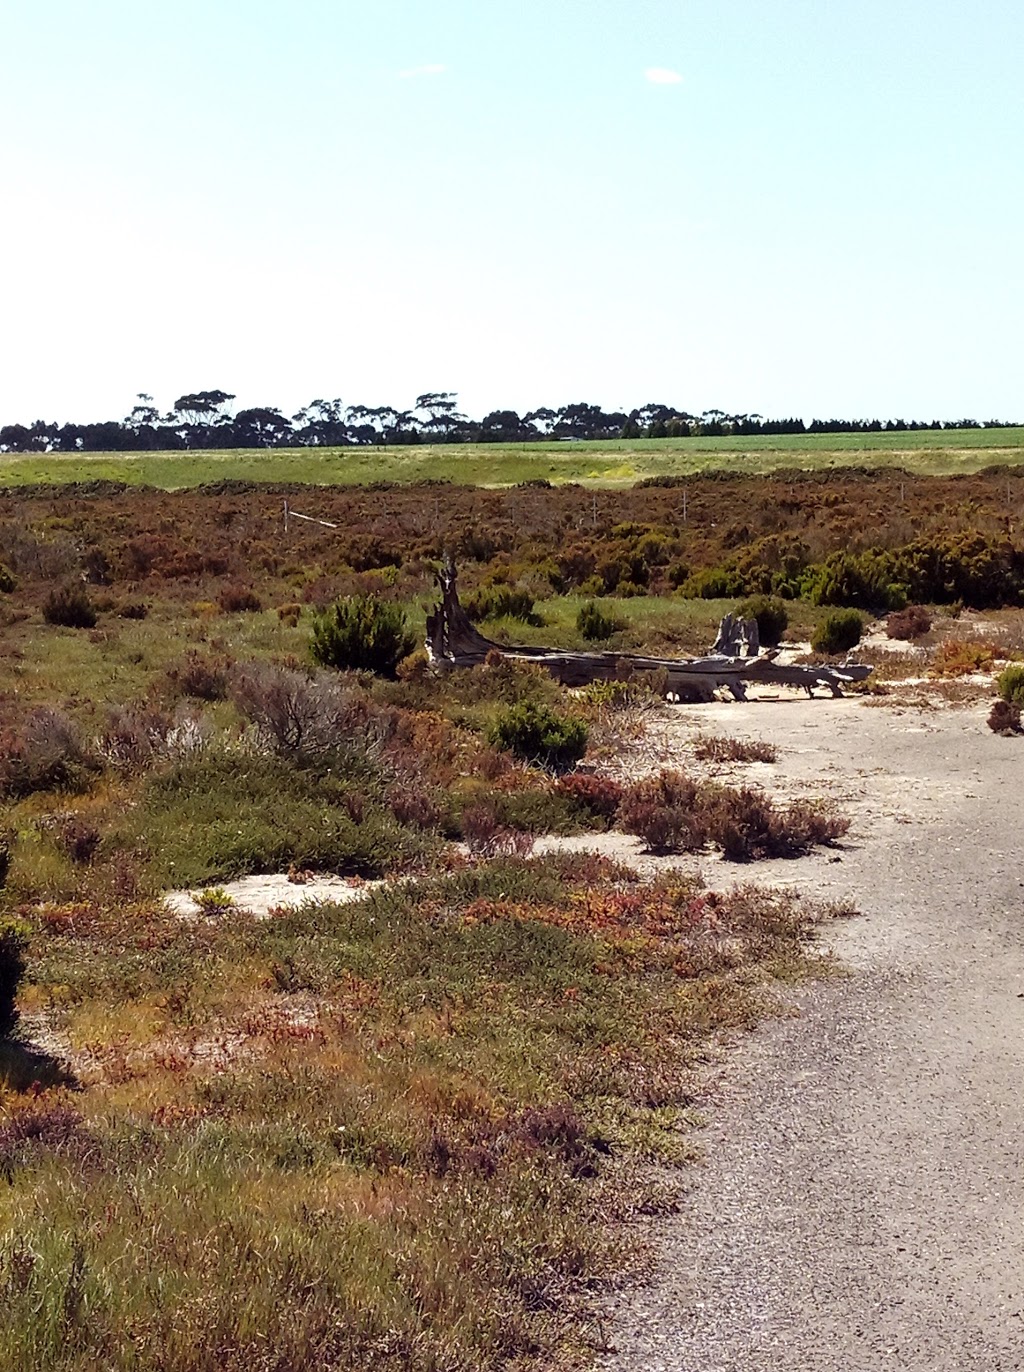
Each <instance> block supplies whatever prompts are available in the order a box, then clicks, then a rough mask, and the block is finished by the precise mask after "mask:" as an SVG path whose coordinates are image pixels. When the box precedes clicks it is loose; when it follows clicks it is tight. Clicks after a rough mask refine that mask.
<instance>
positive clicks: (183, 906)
mask: <svg viewBox="0 0 1024 1372" xmlns="http://www.w3.org/2000/svg"><path fill="white" fill-rule="evenodd" d="M383 885H384V883H383V882H382V881H361V880H360V879H358V878H354V877H332V876H311V877H309V878H308V880H306V881H303V882H295V881H292V880H291V879H290V878H289V877H288V874H287V873H286V872H274V873H270V874H265V875H261V876H254V877H240V878H239V879H238V880H237V881H225V882H223V883H222V884H220V885H218V886H217V887H216V889H217V890H220V891H223V892H224V893H225V895H228V896H230V897H231V899H232V901H233V902H234V904H235V906H236V907H237V908H238V909H239V910H242V911H245V912H246V913H247V914H250V915H254V916H255V917H256V918H257V919H266V918H267V916H268V915H269V914H270V913H271V911H272V910H297V909H298V908H299V907H300V906H302V905H310V904H315V905H344V904H347V903H348V902H349V901H353V900H361V899H362V898H363V897H364V896H365V895H367V894H368V893H369V892H370V891H372V890H374V889H375V888H376V887H378V886H383ZM200 889H202V888H193V889H192V890H190V891H168V892H167V894H166V895H165V896H164V904H165V905H166V906H167V907H168V909H170V910H172V911H174V913H175V914H179V915H186V916H189V917H195V916H197V915H200V914H202V907H201V906H200V904H199V902H198V901H197V900H196V896H197V895H198V894H199V890H200Z"/></svg>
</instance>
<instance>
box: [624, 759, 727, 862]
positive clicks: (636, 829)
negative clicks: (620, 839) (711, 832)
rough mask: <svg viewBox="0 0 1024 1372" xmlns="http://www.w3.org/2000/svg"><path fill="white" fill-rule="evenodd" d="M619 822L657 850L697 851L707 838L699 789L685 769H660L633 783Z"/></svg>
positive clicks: (627, 793) (663, 851)
mask: <svg viewBox="0 0 1024 1372" xmlns="http://www.w3.org/2000/svg"><path fill="white" fill-rule="evenodd" d="M619 824H620V825H621V827H622V829H623V830H624V831H625V832H626V833H627V834H636V835H637V836H638V837H640V838H642V839H644V840H645V842H646V843H647V845H648V847H649V848H650V849H651V851H652V852H656V853H672V852H687V853H693V852H697V851H698V850H699V849H701V848H703V846H704V844H705V842H706V841H707V830H706V826H705V821H704V816H703V815H702V813H701V809H700V806H699V803H698V788H697V786H696V784H695V782H693V781H691V779H690V778H689V777H688V776H686V775H685V774H684V773H683V772H672V771H664V772H660V773H659V774H658V775H657V776H656V777H649V778H647V779H646V780H644V781H638V782H636V783H635V784H634V785H632V786H630V787H629V788H628V789H627V790H626V793H625V795H624V796H623V798H622V803H621V805H620V807H619Z"/></svg>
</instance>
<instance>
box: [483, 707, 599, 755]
mask: <svg viewBox="0 0 1024 1372" xmlns="http://www.w3.org/2000/svg"><path fill="white" fill-rule="evenodd" d="M587 737H588V735H587V726H586V724H585V723H584V722H583V720H582V719H574V718H572V717H571V716H569V715H562V714H559V713H558V712H557V711H555V710H549V709H548V708H547V706H545V705H538V704H535V703H534V702H532V701H521V702H520V703H519V704H518V705H512V706H510V707H509V708H508V709H507V710H503V711H502V712H501V714H499V716H498V718H497V719H496V720H495V722H494V724H493V725H492V726H491V729H490V733H489V735H488V742H489V743H491V744H492V745H493V746H494V747H495V748H501V749H503V750H504V751H505V752H508V753H512V754H513V755H514V756H515V757H518V758H521V759H522V760H523V761H524V762H536V763H539V764H540V765H541V766H542V767H548V768H550V769H551V771H553V772H564V771H567V770H568V769H569V768H570V767H572V766H573V765H574V764H575V763H577V762H579V760H580V758H581V757H582V756H583V754H584V753H585V752H586V751H587Z"/></svg>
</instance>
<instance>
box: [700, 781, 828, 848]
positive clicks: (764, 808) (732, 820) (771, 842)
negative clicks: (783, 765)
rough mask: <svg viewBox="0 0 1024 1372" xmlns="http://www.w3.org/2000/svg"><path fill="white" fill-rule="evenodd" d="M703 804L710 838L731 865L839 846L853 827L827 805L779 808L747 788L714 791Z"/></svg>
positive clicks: (794, 804)
mask: <svg viewBox="0 0 1024 1372" xmlns="http://www.w3.org/2000/svg"><path fill="white" fill-rule="evenodd" d="M704 805H705V810H706V815H707V827H708V833H709V837H710V838H711V840H712V841H713V842H714V843H717V844H718V845H719V846H720V847H721V849H722V853H723V855H724V856H725V857H726V858H728V859H730V860H731V861H733V862H749V861H751V860H753V859H755V858H773V857H798V856H799V855H800V854H802V853H806V852H808V851H809V850H810V849H811V848H813V847H815V846H817V845H819V844H826V845H827V844H832V843H835V842H836V841H837V840H838V839H840V838H842V836H843V835H844V834H845V833H846V832H847V831H848V829H849V827H850V822H849V820H847V819H844V818H843V817H842V816H840V815H837V814H835V813H834V812H833V811H832V810H831V809H830V808H828V807H827V806H825V805H822V804H820V803H817V802H814V801H807V800H798V801H793V802H792V804H790V805H788V806H786V807H785V809H780V808H779V807H778V806H776V805H775V803H774V802H773V801H772V800H771V798H770V797H769V796H767V795H765V794H764V792H763V791H757V790H754V789H753V788H752V787H749V786H742V787H736V788H733V787H728V786H722V787H715V788H710V789H709V791H708V793H707V794H706V796H705V798H704Z"/></svg>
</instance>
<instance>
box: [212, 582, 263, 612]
mask: <svg viewBox="0 0 1024 1372" xmlns="http://www.w3.org/2000/svg"><path fill="white" fill-rule="evenodd" d="M217 604H218V605H219V606H220V608H221V609H222V610H223V611H224V613H225V614H242V613H245V612H247V611H251V612H253V613H255V612H257V611H259V610H262V609H263V601H262V600H260V598H259V596H258V595H257V594H256V592H255V591H254V590H253V589H252V587H251V586H242V585H241V584H239V583H238V582H235V583H233V584H232V585H230V586H224V587H222V589H221V591H220V594H219V595H218V596H217Z"/></svg>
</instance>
